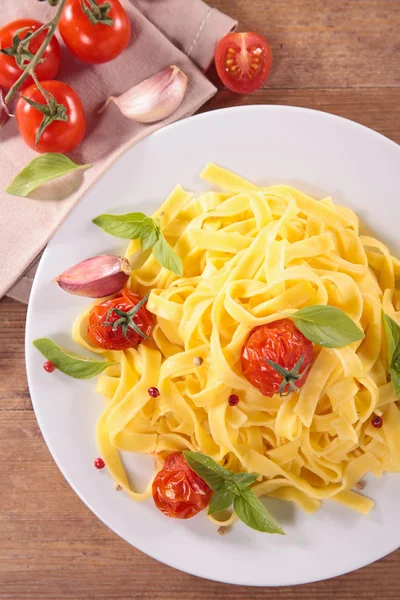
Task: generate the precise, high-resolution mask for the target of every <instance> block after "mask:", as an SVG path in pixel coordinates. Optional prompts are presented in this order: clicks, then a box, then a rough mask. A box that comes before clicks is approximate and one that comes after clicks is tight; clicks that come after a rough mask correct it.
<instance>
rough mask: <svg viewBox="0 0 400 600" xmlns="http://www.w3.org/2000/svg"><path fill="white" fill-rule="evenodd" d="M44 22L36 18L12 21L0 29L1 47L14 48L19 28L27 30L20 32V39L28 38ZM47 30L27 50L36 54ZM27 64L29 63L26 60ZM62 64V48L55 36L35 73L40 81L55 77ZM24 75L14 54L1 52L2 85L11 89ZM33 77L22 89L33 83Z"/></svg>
mask: <svg viewBox="0 0 400 600" xmlns="http://www.w3.org/2000/svg"><path fill="white" fill-rule="evenodd" d="M42 25H43V23H41V22H40V21H36V20H35V19H18V20H17V21H12V22H11V23H8V25H5V26H4V27H2V28H1V29H0V49H1V50H4V49H6V48H12V46H13V37H14V35H15V33H16V32H17V31H18V30H19V29H24V28H26V29H25V31H23V32H21V33H19V34H18V37H19V39H20V40H23V39H24V38H26V36H27V35H28V34H29V33H32V32H34V31H37V30H38V29H39V27H41V26H42ZM46 33H47V31H43V32H42V33H39V35H38V36H37V37H35V38H34V39H33V40H32V41H31V43H30V44H28V47H27V50H28V51H29V52H30V53H31V54H32V55H35V54H36V52H37V51H38V50H39V48H40V46H41V45H42V43H43V41H44V38H45V37H46ZM25 64H28V62H26V63H25ZM60 65H61V50H60V44H59V43H58V40H57V38H56V37H55V36H53V38H52V39H51V42H50V44H49V45H48V46H47V48H46V50H45V52H44V54H43V58H42V61H41V62H39V64H38V65H37V67H36V69H35V73H36V76H37V78H38V79H39V81H42V80H44V79H54V77H56V75H57V73H58V71H59V70H60ZM21 75H22V69H21V68H20V67H19V66H18V65H17V63H16V61H15V58H14V56H8V55H6V54H2V53H0V86H2V87H3V88H5V89H9V88H10V87H11V86H13V85H14V83H15V82H16V81H17V79H19V78H20V76H21ZM32 83H33V79H32V77H28V78H27V79H26V80H25V81H24V83H23V84H22V86H21V88H20V89H25V88H27V87H28V86H30V85H32Z"/></svg>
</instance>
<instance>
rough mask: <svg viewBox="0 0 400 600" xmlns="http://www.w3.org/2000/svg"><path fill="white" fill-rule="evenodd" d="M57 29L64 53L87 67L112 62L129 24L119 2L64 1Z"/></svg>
mask: <svg viewBox="0 0 400 600" xmlns="http://www.w3.org/2000/svg"><path fill="white" fill-rule="evenodd" d="M58 27H59V30H60V33H61V37H62V39H63V40H64V43H65V45H66V46H67V48H68V50H69V51H70V52H71V53H72V54H73V55H74V56H76V58H79V60H82V61H83V62H86V63H89V64H100V63H105V62H108V61H110V60H113V59H114V58H116V57H117V56H118V55H119V54H121V52H122V51H123V50H125V48H126V47H127V45H128V43H129V40H130V37H131V22H130V20H129V16H128V15H127V13H126V11H125V9H124V7H123V6H122V5H121V4H120V2H119V0H67V3H66V5H65V8H64V11H63V14H62V15H61V19H60V22H59V24H58Z"/></svg>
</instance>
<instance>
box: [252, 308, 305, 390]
mask: <svg viewBox="0 0 400 600" xmlns="http://www.w3.org/2000/svg"><path fill="white" fill-rule="evenodd" d="M313 358H314V347H313V344H312V342H310V340H308V339H307V338H306V337H304V335H303V334H302V333H301V332H300V331H299V330H298V329H297V327H295V325H294V323H293V321H291V320H290V319H282V320H280V321H274V322H273V323H268V324H267V325H261V326H260V327H257V328H256V329H254V331H252V333H251V334H250V337H249V339H248V340H247V342H246V344H245V345H244V346H243V349H242V356H241V360H242V371H243V375H244V376H245V377H246V379H248V380H249V381H250V383H251V384H252V385H254V387H256V388H257V389H258V390H260V392H261V393H262V394H264V396H273V395H274V394H276V393H280V395H281V396H287V395H288V394H289V393H290V392H291V391H292V390H293V389H294V390H296V388H297V390H299V389H300V388H301V386H302V385H303V384H304V382H305V380H306V377H307V373H308V369H309V366H310V365H311V363H312V361H313ZM301 359H302V360H301ZM268 360H269V361H273V362H274V363H276V364H277V365H278V366H279V367H281V368H283V369H284V370H285V371H286V373H287V375H286V377H284V376H283V374H281V373H279V370H278V369H277V368H275V367H273V366H272V365H271V364H270V363H268V362H267V361H268ZM300 361H301V362H300ZM296 366H297V369H296ZM285 381H286V385H285V384H284V382H285ZM293 386H295V387H293Z"/></svg>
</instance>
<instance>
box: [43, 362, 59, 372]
mask: <svg viewBox="0 0 400 600" xmlns="http://www.w3.org/2000/svg"><path fill="white" fill-rule="evenodd" d="M55 368H56V366H55V364H53V363H52V362H51V360H46V362H45V363H44V365H43V369H44V370H45V371H46V372H47V373H52V372H53V371H54V370H55Z"/></svg>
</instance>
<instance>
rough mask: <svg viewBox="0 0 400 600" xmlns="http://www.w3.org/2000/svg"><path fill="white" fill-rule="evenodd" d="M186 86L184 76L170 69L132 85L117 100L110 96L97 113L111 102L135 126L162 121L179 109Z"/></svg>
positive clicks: (178, 71) (186, 80) (177, 69)
mask: <svg viewBox="0 0 400 600" xmlns="http://www.w3.org/2000/svg"><path fill="white" fill-rule="evenodd" d="M187 85H188V78H187V76H186V75H185V73H183V72H182V71H181V70H180V69H179V68H178V67H176V66H174V65H173V66H170V67H168V68H167V69H164V70H163V71H161V72H160V73H157V74H156V75H153V76H152V77H149V79H146V80H145V81H142V83H139V84H138V85H135V86H134V87H133V88H131V89H130V90H128V91H127V92H125V93H124V94H122V95H121V96H118V97H114V96H111V97H110V98H108V100H107V101H106V103H105V104H104V105H103V107H102V108H101V109H100V111H99V112H103V110H104V109H105V108H106V107H107V106H108V104H109V103H110V102H114V103H115V104H116V105H117V106H118V108H119V110H120V111H121V113H122V114H123V115H124V116H125V117H127V118H128V119H132V120H134V121H137V122H138V123H155V122H156V121H162V120H163V119H166V118H167V117H169V116H170V115H172V114H173V113H174V112H175V111H176V109H177V108H178V107H179V106H180V104H181V102H182V100H183V98H184V95H185V93H186V89H187Z"/></svg>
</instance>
